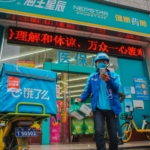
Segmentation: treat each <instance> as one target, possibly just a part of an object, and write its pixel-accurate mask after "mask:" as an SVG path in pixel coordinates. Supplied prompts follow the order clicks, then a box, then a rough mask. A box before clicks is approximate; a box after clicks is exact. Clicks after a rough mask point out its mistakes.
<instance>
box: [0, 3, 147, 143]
mask: <svg viewBox="0 0 150 150" xmlns="http://www.w3.org/2000/svg"><path fill="white" fill-rule="evenodd" d="M80 2H81V1H80ZM1 3H2V2H1V1H0V4H1ZM11 4H12V5H11V6H10V8H7V6H6V4H5V3H4V2H3V3H2V6H1V7H2V8H0V11H1V12H5V13H6V11H7V12H9V13H11V14H16V13H17V12H20V15H22V16H17V15H10V14H2V13H1V15H0V16H1V20H0V24H1V28H0V40H1V39H2V44H1V65H2V63H12V64H18V65H24V66H28V67H35V68H40V69H46V70H53V71H56V72H58V82H57V93H56V94H57V99H58V103H57V104H58V116H57V117H58V119H59V120H60V123H59V125H58V126H57V127H53V118H51V119H48V120H47V121H44V122H43V125H42V142H41V143H42V144H49V143H60V142H63V143H68V142H87V141H93V134H94V131H93V128H92V127H93V122H92V114H91V115H90V116H87V117H86V118H85V119H84V120H82V121H77V120H75V119H74V118H72V117H69V116H68V109H69V107H70V104H71V103H72V101H73V100H74V99H75V98H76V97H79V96H80V94H81V93H82V91H83V89H84V86H85V82H86V79H87V76H88V75H89V74H90V73H92V72H93V71H95V64H94V56H95V54H96V53H98V52H106V53H108V54H109V55H110V60H111V61H110V70H111V71H115V72H116V73H118V74H119V75H120V78H121V83H122V89H121V90H122V91H123V92H124V93H125V94H126V95H127V97H126V99H125V100H124V102H123V103H122V110H123V112H126V111H127V110H126V107H125V106H126V105H130V106H131V107H134V106H139V105H140V106H143V107H142V109H140V110H136V113H134V116H135V122H136V123H137V126H138V127H139V128H140V127H141V120H142V116H141V114H150V109H149V107H150V101H149V100H150V98H149V84H148V83H149V75H148V69H147V64H146V60H145V54H146V55H147V53H148V51H149V49H148V46H147V45H148V43H149V37H150V33H149V32H148V31H149V30H148V27H149V26H150V21H149V16H148V14H144V13H140V12H134V11H131V10H126V9H123V8H116V7H114V6H107V5H104V4H99V3H94V2H89V1H87V2H86V3H85V2H84V1H82V2H81V3H79V0H77V1H76V2H72V1H71V2H70V1H67V0H64V1H57V3H56V2H55V3H54V4H53V5H48V4H46V3H45V2H44V1H41V3H40V2H39V1H34V2H29V1H25V0H24V3H21V2H20V3H19V2H17V4H16V3H14V2H11ZM13 5H15V7H14V8H16V9H15V10H14V8H11V7H12V6H13ZM19 6H22V9H21V10H20V8H21V7H19ZM50 6H51V7H50ZM83 6H84V7H83ZM102 6H103V7H102ZM27 8H28V10H25V9H27ZM31 8H32V9H31ZM52 8H53V9H52ZM71 8H73V11H72V9H71ZM90 8H91V9H90ZM100 8H103V10H100ZM40 9H42V11H43V14H40V13H41V12H40V11H39V10H40ZM33 10H34V12H33ZM110 10H111V11H110ZM27 11H28V12H27ZM47 11H51V16H47V15H46V14H47ZM68 11H69V12H72V13H73V14H71V13H70V15H71V16H69V15H67V13H68ZM117 11H119V13H116V12H117ZM126 14H129V15H128V16H127V15H126ZM137 14H138V15H137ZM23 15H27V16H29V15H31V16H32V17H37V18H32V17H24V16H23ZM43 16H44V17H43ZM79 16H80V17H79ZM136 16H138V18H136ZM38 18H44V19H38ZM45 19H48V20H45ZM49 19H50V20H49ZM52 20H54V21H52ZM60 20H61V21H63V22H59V21H60ZM70 23H72V24H70ZM83 25H84V26H83ZM16 26H17V27H16ZM91 26H92V27H91ZM1 37H3V38H1ZM147 57H148V56H147ZM141 83H143V84H145V87H144V89H143V88H142V86H141V85H140V86H139V87H138V88H137V86H136V85H139V84H141ZM144 91H146V92H144ZM142 92H143V93H142ZM86 104H87V105H89V106H90V98H89V99H88V100H87V101H86ZM122 123H123V121H122ZM76 127H78V128H76ZM68 129H69V130H68Z"/></svg>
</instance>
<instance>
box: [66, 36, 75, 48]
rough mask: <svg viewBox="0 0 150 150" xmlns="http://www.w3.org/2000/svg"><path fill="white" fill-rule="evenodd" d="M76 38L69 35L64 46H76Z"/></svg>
mask: <svg viewBox="0 0 150 150" xmlns="http://www.w3.org/2000/svg"><path fill="white" fill-rule="evenodd" d="M76 41H77V40H76V39H75V38H73V37H71V38H68V37H66V46H67V47H76Z"/></svg>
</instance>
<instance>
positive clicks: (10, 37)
mask: <svg viewBox="0 0 150 150" xmlns="http://www.w3.org/2000/svg"><path fill="white" fill-rule="evenodd" d="M14 34H15V33H14V32H13V30H12V29H10V30H9V38H8V39H9V40H12V39H13V36H14Z"/></svg>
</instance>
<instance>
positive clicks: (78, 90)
mask: <svg viewBox="0 0 150 150" xmlns="http://www.w3.org/2000/svg"><path fill="white" fill-rule="evenodd" d="M78 92H83V90H78V91H77V90H76V91H70V93H71V94H72V93H78Z"/></svg>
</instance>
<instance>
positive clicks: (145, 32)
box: [0, 0, 150, 37]
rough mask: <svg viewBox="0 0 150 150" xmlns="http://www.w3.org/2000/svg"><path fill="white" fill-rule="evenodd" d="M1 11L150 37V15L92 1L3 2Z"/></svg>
mask: <svg viewBox="0 0 150 150" xmlns="http://www.w3.org/2000/svg"><path fill="white" fill-rule="evenodd" d="M0 12H6V13H12V14H19V15H26V16H33V17H39V18H42V19H43V18H45V19H51V20H56V21H63V22H69V23H75V24H80V25H86V26H93V27H98V28H103V29H109V30H113V31H121V32H126V33H132V34H137V35H141V36H146V37H149V36H150V30H149V28H150V18H149V14H148V13H147V14H146V13H142V12H137V11H133V10H127V9H123V8H119V7H114V6H109V5H105V4H100V3H96V2H92V1H89V0H0Z"/></svg>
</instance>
